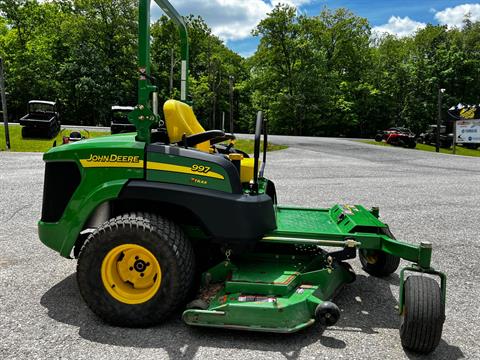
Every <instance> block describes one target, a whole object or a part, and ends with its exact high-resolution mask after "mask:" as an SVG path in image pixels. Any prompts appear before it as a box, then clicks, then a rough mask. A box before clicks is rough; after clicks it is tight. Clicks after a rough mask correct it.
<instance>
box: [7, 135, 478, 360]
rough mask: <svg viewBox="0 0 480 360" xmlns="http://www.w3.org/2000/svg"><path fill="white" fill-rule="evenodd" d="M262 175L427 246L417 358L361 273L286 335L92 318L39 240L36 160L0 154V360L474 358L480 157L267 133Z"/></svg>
mask: <svg viewBox="0 0 480 360" xmlns="http://www.w3.org/2000/svg"><path fill="white" fill-rule="evenodd" d="M270 140H271V141H273V142H275V143H282V144H287V145H289V146H290V147H289V148H288V149H287V150H282V151H277V152H272V153H269V154H268V160H267V166H266V176H268V177H269V178H271V179H273V180H274V181H275V182H276V186H277V191H278V194H279V202H280V203H282V204H293V205H299V206H309V207H329V206H331V205H333V204H335V203H345V204H363V205H365V206H369V207H370V206H379V207H380V214H381V216H382V219H383V220H384V221H385V222H387V223H388V224H389V225H390V227H391V230H392V232H393V233H394V234H395V235H396V237H397V238H398V239H401V240H405V241H407V242H412V243H418V242H420V241H430V242H432V243H433V266H434V267H435V268H437V269H439V270H442V271H444V272H445V273H447V276H448V288H447V304H446V317H447V319H446V322H445V326H444V332H443V337H442V340H441V342H440V345H439V347H438V348H437V350H436V351H435V352H434V353H433V354H431V355H430V356H427V357H417V356H416V355H414V354H411V353H407V352H405V351H404V350H403V349H402V346H401V344H400V338H399V334H398V326H399V323H400V318H399V317H398V315H397V313H396V306H397V304H398V302H397V300H398V299H397V298H398V285H399V276H398V272H397V274H393V275H392V276H390V277H389V278H386V279H377V278H373V277H370V276H368V275H367V274H366V273H365V272H363V271H362V270H361V268H360V266H359V261H358V259H355V260H351V261H350V262H351V264H352V266H353V267H354V269H355V271H356V272H357V281H356V282H355V283H353V284H350V285H348V286H347V287H346V288H345V289H344V290H343V291H342V292H341V293H340V295H339V296H338V297H337V298H336V300H335V302H336V303H337V304H338V306H339V307H340V309H341V312H342V317H341V319H340V320H339V322H338V323H337V324H336V325H335V326H334V327H331V328H327V329H324V328H322V327H321V326H318V325H314V326H313V327H311V328H309V329H306V330H305V331H302V332H299V333H296V334H292V335H279V334H264V333H249V332H239V331H233V330H212V329H203V328H190V327H188V326H187V325H184V324H183V323H182V321H181V319H180V314H176V315H174V316H172V317H171V318H170V319H169V320H168V321H167V322H166V323H165V324H163V325H161V326H157V327H154V328H150V329H126V328H117V327H111V326H108V325H106V324H104V323H102V322H101V321H100V320H99V319H97V318H96V317H95V316H94V315H93V314H92V313H91V312H90V310H89V309H88V308H87V306H86V305H85V304H84V302H83V301H82V299H81V297H80V294H79V291H78V287H77V284H76V279H75V266H76V261H75V260H68V259H64V258H61V257H60V256H59V255H58V254H57V253H55V252H53V251H52V250H49V249H48V248H46V247H45V246H44V245H42V244H41V243H40V241H39V240H38V237H37V229H36V222H37V220H38V218H39V217H40V212H41V201H42V187H43V162H42V160H41V154H30V153H6V152H0V358H1V359H15V358H19V359H35V358H42V359H46V358H49V359H50V358H66V359H103V358H114V359H127V358H128V359H133V358H134V359H147V358H148V359H152V358H155V359H229V360H245V359H256V360H260V359H340V358H345V359H417V358H420V359H423V358H431V359H461V358H466V359H479V358H480V330H479V328H480V310H479V309H480V306H479V305H480V300H479V299H480V275H479V272H480V266H479V264H480V246H479V241H480V231H479V230H480V225H479V219H480V159H479V158H468V157H461V156H449V155H443V154H436V153H427V152H422V151H413V150H408V149H399V148H392V147H377V146H373V145H367V144H362V143H358V142H354V141H350V140H346V139H326V138H294V137H277V136H272V137H271V138H270Z"/></svg>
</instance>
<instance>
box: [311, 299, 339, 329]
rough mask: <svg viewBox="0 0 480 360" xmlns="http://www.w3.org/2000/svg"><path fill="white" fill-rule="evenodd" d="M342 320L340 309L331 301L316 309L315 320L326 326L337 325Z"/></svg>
mask: <svg viewBox="0 0 480 360" xmlns="http://www.w3.org/2000/svg"><path fill="white" fill-rule="evenodd" d="M338 319H340V309H339V308H338V306H337V305H335V304H334V303H333V302H331V301H324V302H323V303H321V304H319V305H318V306H317V308H316V309H315V320H316V321H318V322H319V323H320V324H322V325H324V326H332V325H335V324H336V323H337V321H338Z"/></svg>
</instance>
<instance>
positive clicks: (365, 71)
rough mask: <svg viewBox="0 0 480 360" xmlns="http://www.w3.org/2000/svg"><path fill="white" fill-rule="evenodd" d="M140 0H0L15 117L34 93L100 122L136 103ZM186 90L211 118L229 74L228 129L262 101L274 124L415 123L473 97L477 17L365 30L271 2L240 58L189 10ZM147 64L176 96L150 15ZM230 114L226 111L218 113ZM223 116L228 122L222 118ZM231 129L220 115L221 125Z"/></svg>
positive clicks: (174, 53)
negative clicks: (400, 29) (255, 40)
mask: <svg viewBox="0 0 480 360" xmlns="http://www.w3.org/2000/svg"><path fill="white" fill-rule="evenodd" d="M137 16H138V14H137V3H136V1H134V0H113V1H112V0H53V1H49V2H41V3H39V2H38V1H37V0H2V1H1V2H0V56H1V57H2V58H4V60H5V66H6V81H7V91H8V93H9V94H8V104H9V110H10V113H11V116H12V118H13V119H15V118H18V117H19V116H21V115H23V114H24V113H25V112H26V104H27V103H28V101H29V100H32V99H45V100H57V101H58V103H59V104H60V110H61V113H62V122H63V123H73V124H82V125H109V112H110V107H111V106H112V105H135V104H136V86H137V81H136V80H137V78H138V73H137V60H136V57H137V21H138V20H137ZM185 19H186V21H187V24H188V29H189V37H190V74H191V76H190V92H191V96H192V101H193V106H194V109H195V112H196V114H197V117H198V118H199V120H200V121H201V122H202V124H203V125H204V126H205V127H206V128H219V127H220V126H221V114H222V112H225V113H227V114H228V112H229V78H230V77H233V78H234V79H235V80H234V81H235V87H234V93H235V96H234V98H235V101H234V106H233V112H234V119H235V131H242V132H247V131H251V130H252V128H253V121H254V118H255V113H256V111H257V110H259V109H262V110H264V112H265V114H266V117H267V119H268V121H269V129H270V131H271V132H272V133H277V134H294V135H311V136H338V135H344V136H371V135H372V134H374V132H375V131H376V130H377V129H383V128H386V127H389V126H394V125H395V126H407V127H410V128H411V129H412V130H413V131H415V132H420V131H422V130H424V128H425V127H426V126H427V125H428V124H431V123H434V122H435V121H436V117H437V96H438V90H439V89H440V88H445V89H446V92H445V94H444V102H443V109H442V113H443V116H444V118H446V117H447V116H446V109H447V108H448V107H450V106H451V105H454V104H457V103H458V102H463V103H470V104H475V103H479V102H480V99H479V95H478V94H480V91H479V90H480V81H479V80H480V77H479V75H480V52H479V49H480V41H479V40H480V23H478V22H471V21H470V20H469V19H468V18H466V19H465V23H464V26H463V28H462V29H456V28H454V29H448V28H447V27H446V26H440V25H436V26H434V25H427V26H426V27H425V28H424V29H421V30H419V31H417V32H416V33H415V34H414V35H412V36H410V37H404V38H397V37H395V36H392V35H386V34H383V35H380V34H374V33H373V32H372V27H371V25H370V24H369V22H368V20H367V19H365V18H362V17H359V16H357V15H355V14H354V13H352V12H350V11H349V10H347V9H338V10H330V9H328V8H324V9H323V10H322V11H321V12H320V14H319V15H317V16H305V15H303V14H300V13H298V12H297V11H296V9H295V8H293V7H291V6H288V5H277V6H276V7H275V8H274V9H273V10H272V11H271V13H270V14H268V16H267V17H266V18H265V19H264V20H262V21H261V22H260V23H259V24H258V26H257V27H256V29H254V31H253V35H254V36H258V37H259V46H258V48H257V50H256V52H255V53H254V54H253V56H251V57H249V58H247V59H245V58H242V57H241V56H239V55H238V54H236V53H235V52H233V51H232V50H230V49H228V48H227V47H226V46H225V45H224V44H223V42H222V41H221V40H220V39H219V38H218V37H216V36H215V35H213V34H212V32H211V29H210V28H209V27H208V25H207V24H206V23H205V22H204V21H203V19H202V18H201V17H198V16H193V15H190V16H187V17H186V18H185ZM151 35H152V53H151V57H152V75H153V76H154V77H155V78H156V82H157V85H158V87H159V93H160V97H161V98H162V99H164V100H166V99H168V98H178V97H179V83H180V62H179V59H180V48H179V44H180V41H179V36H178V33H177V29H176V28H175V26H174V24H173V23H172V21H170V20H169V19H168V18H166V17H161V18H160V19H158V21H156V22H155V23H152V25H151ZM227 116H228V115H227ZM227 123H228V122H227ZM227 130H228V126H227Z"/></svg>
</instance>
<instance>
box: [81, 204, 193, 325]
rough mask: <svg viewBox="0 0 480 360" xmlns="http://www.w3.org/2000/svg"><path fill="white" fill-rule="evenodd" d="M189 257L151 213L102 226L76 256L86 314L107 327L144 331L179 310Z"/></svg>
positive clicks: (177, 233)
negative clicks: (103, 321)
mask: <svg viewBox="0 0 480 360" xmlns="http://www.w3.org/2000/svg"><path fill="white" fill-rule="evenodd" d="M193 272H194V254H193V250H192V246H191V244H190V242H189V241H188V240H187V238H186V237H185V235H184V233H183V231H182V229H181V228H180V227H179V226H178V225H176V224H175V223H173V222H172V221H170V220H168V219H165V218H163V217H160V216H156V215H153V214H143V213H132V214H126V215H122V216H118V217H116V218H113V219H110V220H109V221H107V222H105V223H104V224H102V225H101V226H100V227H99V228H98V229H97V230H96V231H95V232H94V233H92V234H91V235H90V236H89V237H88V239H87V241H86V242H85V244H84V245H83V247H82V250H81V252H80V256H79V260H78V265H77V281H78V286H79V289H80V293H81V295H82V297H83V298H84V300H85V302H86V303H87V305H88V306H89V307H90V309H91V310H92V311H93V312H94V313H95V314H96V315H98V316H99V317H100V318H102V319H103V320H105V321H106V322H108V323H110V324H112V325H118V326H126V327H146V326H151V325H155V324H158V323H160V322H161V321H162V320H164V319H165V318H166V317H167V316H168V315H170V314H171V313H172V312H173V311H174V310H175V309H176V308H177V307H179V306H181V305H183V303H184V301H185V299H186V296H187V293H188V292H189V291H190V288H191V286H192V279H193Z"/></svg>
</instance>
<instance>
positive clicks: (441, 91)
mask: <svg viewBox="0 0 480 360" xmlns="http://www.w3.org/2000/svg"><path fill="white" fill-rule="evenodd" d="M444 92H445V89H438V117H437V133H436V140H435V151H436V152H437V153H438V152H440V128H441V126H442V95H443V93H444Z"/></svg>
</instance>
